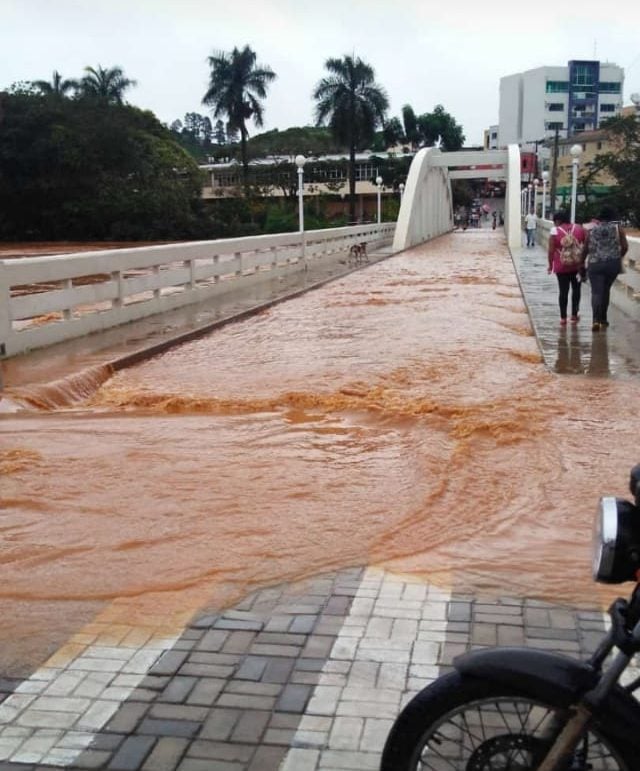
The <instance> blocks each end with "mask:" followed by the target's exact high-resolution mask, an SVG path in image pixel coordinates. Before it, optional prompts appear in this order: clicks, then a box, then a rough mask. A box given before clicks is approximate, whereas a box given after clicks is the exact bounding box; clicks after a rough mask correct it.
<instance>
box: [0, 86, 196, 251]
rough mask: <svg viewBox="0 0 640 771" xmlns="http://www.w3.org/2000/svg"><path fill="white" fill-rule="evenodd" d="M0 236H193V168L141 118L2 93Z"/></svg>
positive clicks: (121, 108) (96, 104) (102, 106)
mask: <svg viewBox="0 0 640 771" xmlns="http://www.w3.org/2000/svg"><path fill="white" fill-rule="evenodd" d="M1 112H2V117H1V121H2V129H1V130H0V239H10V240H32V239H35V240H59V239H62V240H67V239H80V240H85V239H104V240H121V239H131V240H138V239H173V238H187V237H188V238H193V237H202V235H203V230H205V231H206V227H205V226H204V225H202V226H201V224H200V223H201V222H202V220H201V215H200V211H201V191H202V178H201V173H200V170H199V169H198V167H197V165H196V164H195V162H194V161H193V160H192V159H191V158H190V157H189V156H188V155H187V153H186V152H185V151H184V150H183V149H182V148H181V147H179V146H178V145H177V144H176V142H175V141H173V139H172V135H171V133H170V132H169V130H168V129H167V128H165V127H164V126H163V125H162V124H161V123H160V122H159V121H158V119H157V118H156V117H155V116H154V115H153V114H152V113H150V112H146V111H142V110H138V109H137V108H134V107H130V106H126V105H117V104H114V105H111V104H108V103H106V102H104V101H101V100H94V99H78V100H75V99H57V100H52V99H50V98H47V97H43V96H33V95H29V94H16V95H3V98H2V111H1Z"/></svg>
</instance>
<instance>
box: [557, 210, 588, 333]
mask: <svg viewBox="0 0 640 771" xmlns="http://www.w3.org/2000/svg"><path fill="white" fill-rule="evenodd" d="M586 237H587V234H586V231H585V229H584V228H583V227H582V226H581V225H574V224H571V219H570V218H569V215H568V213H567V212H566V211H559V212H556V213H555V214H554V215H553V227H552V228H551V231H550V233H549V248H548V250H547V257H548V261H549V268H548V271H547V272H548V273H555V274H556V278H557V279H558V290H559V295H558V303H559V305H560V324H562V325H564V324H566V323H567V305H568V303H569V289H571V323H572V324H576V323H577V321H578V319H579V318H580V316H579V315H578V312H579V310H580V289H581V286H580V279H581V277H582V275H583V274H584V244H585V241H586Z"/></svg>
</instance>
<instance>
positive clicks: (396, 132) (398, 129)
mask: <svg viewBox="0 0 640 771" xmlns="http://www.w3.org/2000/svg"><path fill="white" fill-rule="evenodd" d="M382 133H383V137H384V141H385V144H386V146H387V147H392V146H393V145H397V144H399V143H400V142H404V138H405V137H404V131H403V129H402V123H400V121H399V120H398V118H391V120H388V121H387V123H386V124H385V127H384V129H383V132H382Z"/></svg>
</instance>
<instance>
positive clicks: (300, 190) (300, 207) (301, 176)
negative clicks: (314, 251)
mask: <svg viewBox="0 0 640 771" xmlns="http://www.w3.org/2000/svg"><path fill="white" fill-rule="evenodd" d="M306 160H307V159H306V158H305V157H304V155H296V166H297V167H298V223H299V230H300V240H301V242H302V258H303V259H305V257H306V255H305V238H304V164H305V163H306Z"/></svg>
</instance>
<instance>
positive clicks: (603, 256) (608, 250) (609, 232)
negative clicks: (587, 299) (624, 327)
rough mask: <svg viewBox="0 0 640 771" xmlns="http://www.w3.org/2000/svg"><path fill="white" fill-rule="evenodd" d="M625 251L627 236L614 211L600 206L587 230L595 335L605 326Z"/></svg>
mask: <svg viewBox="0 0 640 771" xmlns="http://www.w3.org/2000/svg"><path fill="white" fill-rule="evenodd" d="M628 249H629V244H628V242H627V236H626V234H625V232H624V230H623V229H622V228H621V227H620V225H619V224H618V223H617V222H616V212H615V210H614V209H613V208H612V207H611V206H603V207H602V210H601V212H600V214H599V215H598V218H597V220H595V223H594V225H593V227H591V228H589V230H588V231H587V247H586V253H587V264H588V273H589V281H590V282H591V308H592V311H593V319H592V321H593V324H592V327H591V329H592V330H593V331H594V332H595V331H597V330H599V329H606V327H608V326H609V322H608V321H607V311H608V309H609V294H610V290H611V285H612V284H613V282H614V281H615V280H616V276H617V275H618V273H620V271H621V269H622V258H623V257H624V256H625V254H626V253H627V251H628Z"/></svg>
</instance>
